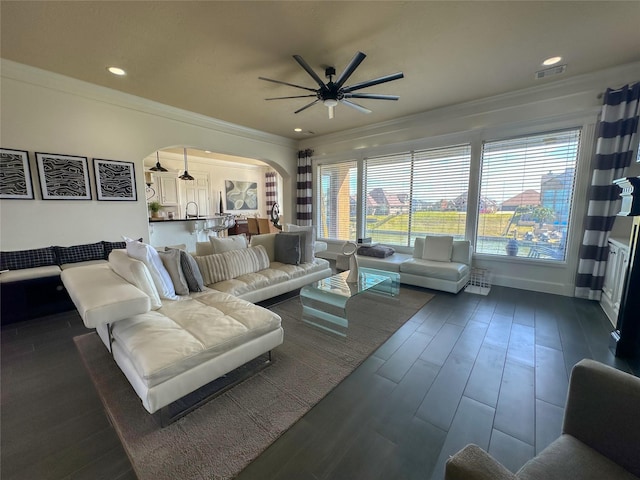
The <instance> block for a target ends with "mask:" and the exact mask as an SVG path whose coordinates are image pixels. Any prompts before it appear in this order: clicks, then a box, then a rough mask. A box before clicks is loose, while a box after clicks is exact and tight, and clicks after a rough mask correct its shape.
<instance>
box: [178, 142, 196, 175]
mask: <svg viewBox="0 0 640 480" xmlns="http://www.w3.org/2000/svg"><path fill="white" fill-rule="evenodd" d="M178 178H179V179H180V180H195V178H193V177H192V176H191V175H189V169H188V167H187V149H186V148H185V149H184V173H183V174H182V175H180V176H179V177H178Z"/></svg>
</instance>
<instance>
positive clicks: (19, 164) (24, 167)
mask: <svg viewBox="0 0 640 480" xmlns="http://www.w3.org/2000/svg"><path fill="white" fill-rule="evenodd" d="M0 198H6V199H15V200H33V198H34V196H33V182H32V180H31V167H30V166H29V153H28V152H25V151H23V150H13V149H10V148H0Z"/></svg>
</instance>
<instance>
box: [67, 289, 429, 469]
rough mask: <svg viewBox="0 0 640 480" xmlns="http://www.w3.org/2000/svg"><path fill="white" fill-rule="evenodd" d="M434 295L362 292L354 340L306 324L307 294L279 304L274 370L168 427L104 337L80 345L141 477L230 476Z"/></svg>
mask: <svg viewBox="0 0 640 480" xmlns="http://www.w3.org/2000/svg"><path fill="white" fill-rule="evenodd" d="M431 298H433V295H431V294H429V293H427V292H424V291H422V290H418V289H410V288H404V287H402V288H401V289H400V294H399V295H398V296H397V297H394V298H391V297H384V296H380V295H375V294H368V293H367V294H363V295H359V296H358V297H355V298H353V299H352V300H350V302H349V305H348V308H347V316H348V318H349V328H348V330H347V336H346V337H342V336H338V335H335V334H332V333H330V332H326V331H324V330H321V329H318V328H316V327H313V326H311V325H308V324H306V323H304V322H302V321H301V320H300V319H301V316H302V306H301V304H300V299H299V297H293V298H290V299H287V300H285V301H283V302H281V303H278V304H275V305H272V306H270V307H269V308H270V309H271V310H272V311H274V312H276V313H278V314H279V315H280V316H281V317H282V325H283V328H284V332H285V333H284V343H283V344H282V345H281V346H279V347H278V348H276V349H275V350H274V352H273V354H274V356H273V363H272V365H270V366H269V367H267V368H266V369H264V370H262V371H260V372H259V373H257V374H256V375H254V376H252V377H251V378H249V379H248V380H246V381H244V382H243V383H241V384H239V385H236V386H235V387H233V388H231V389H230V390H228V391H226V392H225V393H223V394H222V395H220V396H218V397H216V398H214V399H213V400H211V401H209V402H208V403H206V404H205V405H203V406H202V407H200V408H198V409H196V410H195V411H193V412H191V413H190V414H188V415H186V416H185V417H183V418H181V419H180V420H178V421H176V422H175V423H173V424H171V425H169V426H167V427H165V428H160V426H159V423H158V419H157V418H155V417H154V416H152V415H149V413H148V412H147V411H146V410H145V409H144V408H143V407H142V404H141V403H140V400H139V398H138V397H137V396H136V394H135V393H134V391H133V389H132V388H131V386H130V385H129V383H128V381H127V379H126V378H125V377H124V375H123V374H122V372H121V371H120V369H119V368H118V367H117V365H116V364H115V362H113V360H112V359H111V357H110V355H109V353H108V352H107V350H106V348H105V347H104V345H103V344H102V342H101V341H100V339H99V338H98V336H97V334H95V333H89V334H85V335H81V336H79V337H75V338H74V341H75V342H76V346H77V348H78V351H79V352H80V356H81V357H82V359H83V361H84V363H85V366H86V367H87V370H88V372H89V375H90V377H91V379H92V381H93V383H94V384H95V387H96V389H97V391H98V394H99V396H100V398H101V400H102V402H103V404H104V406H105V409H106V411H107V414H108V415H109V417H110V419H111V422H112V424H113V426H114V427H115V429H116V431H117V432H118V435H119V436H120V439H121V441H122V444H123V446H124V448H125V450H126V451H127V454H128V455H129V458H130V459H131V463H132V465H133V468H134V470H135V472H136V475H137V476H138V478H139V479H140V480H147V479H149V480H165V479H166V480H169V479H172V480H173V479H178V478H179V479H181V480H188V479H228V478H233V477H234V476H236V475H237V474H238V473H240V471H241V470H242V469H243V468H244V467H246V466H247V465H248V464H249V463H250V462H251V461H252V460H253V459H255V458H256V457H257V456H258V455H259V454H260V453H261V452H262V451H263V450H264V449H266V448H267V447H268V446H269V445H270V444H271V443H272V442H273V441H274V440H276V439H277V438H278V437H279V436H280V435H282V434H283V433H284V432H285V431H286V430H287V429H288V428H289V427H291V426H292V425H293V424H294V423H295V422H296V421H297V420H298V419H300V418H301V417H302V416H303V415H304V414H305V413H306V412H307V411H309V409H311V407H313V406H314V405H315V404H316V403H318V402H319V401H320V400H321V399H322V398H323V397H324V396H325V395H327V394H328V393H329V392H330V391H331V390H332V389H333V388H335V387H336V386H337V385H338V384H339V383H340V382H341V381H342V380H343V379H344V378H345V377H347V376H348V375H349V374H350V373H351V372H352V371H353V370H355V369H356V367H357V366H358V365H360V364H361V363H362V362H363V361H364V360H365V359H366V358H367V357H368V356H369V355H370V354H371V353H373V352H374V351H375V350H376V349H377V348H378V347H379V346H380V345H382V344H383V343H384V342H385V340H386V339H387V338H389V337H390V336H391V335H392V334H393V333H394V332H395V331H396V330H397V329H398V328H399V327H400V326H401V325H402V324H404V323H405V322H406V321H407V320H408V319H410V318H411V317H412V316H413V315H414V314H415V313H416V312H417V311H418V310H419V309H420V308H421V307H422V306H423V305H424V304H425V303H427V302H428V301H429V300H430V299H431Z"/></svg>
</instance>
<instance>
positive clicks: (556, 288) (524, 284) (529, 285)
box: [491, 274, 575, 297]
mask: <svg viewBox="0 0 640 480" xmlns="http://www.w3.org/2000/svg"><path fill="white" fill-rule="evenodd" d="M491 284H492V285H498V286H501V287H509V288H518V289H520V290H528V291H531V292H540V293H551V294H553V295H562V296H565V297H573V296H574V292H575V285H574V284H573V283H571V284H569V285H567V284H564V283H555V282H543V281H539V280H531V279H528V278H519V277H509V276H506V275H496V274H493V275H492V277H491Z"/></svg>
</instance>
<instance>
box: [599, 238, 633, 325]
mask: <svg viewBox="0 0 640 480" xmlns="http://www.w3.org/2000/svg"><path fill="white" fill-rule="evenodd" d="M608 245H609V260H608V262H607V270H606V271H605V274H604V283H603V284H602V297H601V298H600V306H601V307H602V310H604V313H606V314H607V317H609V320H610V321H611V323H612V324H613V326H614V327H615V326H616V322H617V320H618V311H619V310H620V298H621V297H622V289H623V288H624V277H625V274H626V272H627V265H628V264H629V247H628V246H627V245H626V244H625V243H623V242H620V241H619V240H615V239H613V238H610V239H609V244H608Z"/></svg>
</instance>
